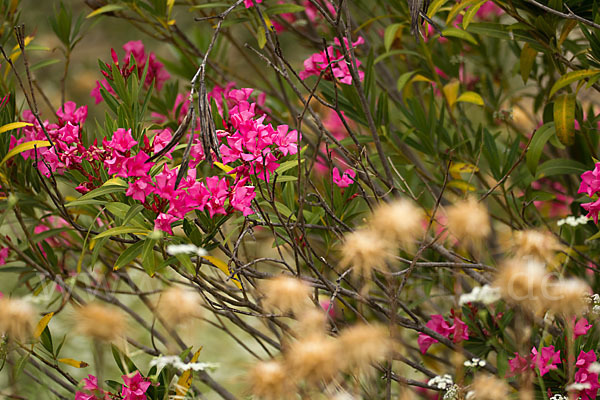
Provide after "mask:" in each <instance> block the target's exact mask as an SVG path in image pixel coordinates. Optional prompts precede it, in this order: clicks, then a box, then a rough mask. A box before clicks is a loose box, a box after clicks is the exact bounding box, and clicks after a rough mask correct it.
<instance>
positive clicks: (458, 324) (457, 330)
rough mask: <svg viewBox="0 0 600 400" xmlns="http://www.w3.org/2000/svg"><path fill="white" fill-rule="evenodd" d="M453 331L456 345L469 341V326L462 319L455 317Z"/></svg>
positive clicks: (453, 339)
mask: <svg viewBox="0 0 600 400" xmlns="http://www.w3.org/2000/svg"><path fill="white" fill-rule="evenodd" d="M451 330H452V334H453V337H452V341H453V342H454V343H460V342H462V341H463V340H469V328H468V327H467V324H465V323H464V322H463V321H462V320H461V319H460V318H458V317H456V316H455V317H454V325H453V326H452V328H451Z"/></svg>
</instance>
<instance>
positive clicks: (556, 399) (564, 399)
mask: <svg viewBox="0 0 600 400" xmlns="http://www.w3.org/2000/svg"><path fill="white" fill-rule="evenodd" d="M549 400H569V398H568V397H566V396H563V395H562V394H555V395H554V396H552V397H550V399H549Z"/></svg>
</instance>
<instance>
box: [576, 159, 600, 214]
mask: <svg viewBox="0 0 600 400" xmlns="http://www.w3.org/2000/svg"><path fill="white" fill-rule="evenodd" d="M598 192H600V162H599V163H596V165H595V167H594V169H593V170H591V171H585V172H584V173H583V174H581V184H580V185H579V190H578V191H577V193H586V194H587V195H588V196H590V197H592V196H594V195H596V194H598ZM581 207H583V209H584V210H586V211H587V212H588V214H587V217H588V218H593V219H594V223H596V224H597V223H598V213H599V212H600V199H597V200H595V201H592V202H589V203H583V204H582V205H581Z"/></svg>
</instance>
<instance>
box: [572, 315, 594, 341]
mask: <svg viewBox="0 0 600 400" xmlns="http://www.w3.org/2000/svg"><path fill="white" fill-rule="evenodd" d="M573 323H574V325H573V334H574V335H575V339H577V338H578V337H579V336H583V335H586V334H587V333H588V331H589V330H590V329H592V324H590V323H588V320H587V319H585V318H581V319H580V320H579V321H577V323H575V317H573Z"/></svg>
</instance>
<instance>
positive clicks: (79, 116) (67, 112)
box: [56, 101, 88, 125]
mask: <svg viewBox="0 0 600 400" xmlns="http://www.w3.org/2000/svg"><path fill="white" fill-rule="evenodd" d="M87 113H88V111H87V106H81V107H79V108H77V104H75V102H73V101H67V102H66V103H65V104H63V106H62V107H60V108H59V109H58V110H56V116H57V117H58V122H59V123H60V124H61V125H64V124H66V123H67V122H70V123H72V124H73V125H78V124H83V123H84V122H85V119H86V118H87Z"/></svg>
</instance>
